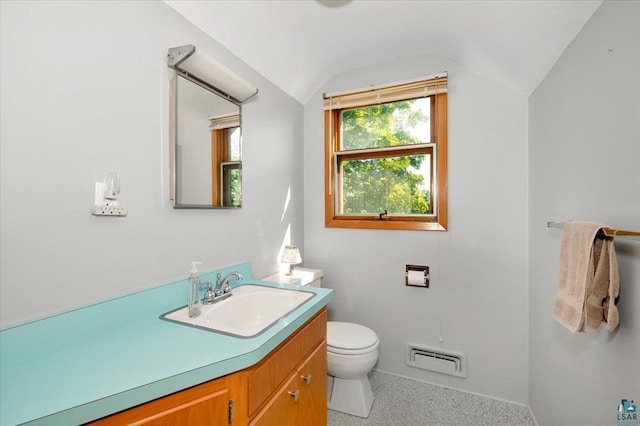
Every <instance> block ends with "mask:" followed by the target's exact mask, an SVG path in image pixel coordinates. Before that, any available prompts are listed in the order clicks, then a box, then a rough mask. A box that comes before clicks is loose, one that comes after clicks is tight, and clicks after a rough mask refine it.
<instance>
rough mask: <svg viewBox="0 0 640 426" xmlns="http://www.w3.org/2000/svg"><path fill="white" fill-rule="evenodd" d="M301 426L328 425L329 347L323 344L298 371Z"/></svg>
mask: <svg viewBox="0 0 640 426" xmlns="http://www.w3.org/2000/svg"><path fill="white" fill-rule="evenodd" d="M296 380H297V381H298V387H299V388H300V399H299V400H298V411H299V414H300V417H299V418H298V420H299V422H298V424H299V425H305V426H326V424H327V345H326V343H325V342H323V343H322V344H321V345H320V346H318V348H317V349H316V350H315V351H314V352H313V353H312V354H311V355H310V356H309V358H307V360H306V361H305V362H304V363H303V364H302V365H301V366H300V368H299V369H298V374H297V378H296Z"/></svg>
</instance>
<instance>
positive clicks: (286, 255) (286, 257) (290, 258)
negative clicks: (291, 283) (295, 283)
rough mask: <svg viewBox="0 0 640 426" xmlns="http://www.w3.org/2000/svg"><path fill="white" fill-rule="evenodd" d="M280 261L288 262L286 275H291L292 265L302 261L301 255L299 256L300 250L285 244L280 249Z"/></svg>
mask: <svg viewBox="0 0 640 426" xmlns="http://www.w3.org/2000/svg"><path fill="white" fill-rule="evenodd" d="M280 262H281V263H288V264H289V271H288V272H287V273H286V275H293V265H297V264H299V263H302V257H300V251H299V250H298V247H297V246H285V248H284V250H283V251H282V259H281V260H280Z"/></svg>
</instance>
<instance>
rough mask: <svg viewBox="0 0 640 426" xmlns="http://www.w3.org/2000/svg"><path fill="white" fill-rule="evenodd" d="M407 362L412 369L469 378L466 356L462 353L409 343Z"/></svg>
mask: <svg viewBox="0 0 640 426" xmlns="http://www.w3.org/2000/svg"><path fill="white" fill-rule="evenodd" d="M406 361H407V365H409V366H411V367H416V368H422V369H423V370H430V371H435V372H437V373H442V374H450V375H452V376H458V377H467V362H466V359H465V356H464V354H462V353H460V352H454V351H449V350H443V349H440V348H432V347H428V346H421V345H416V344H414V343H409V344H408V345H407V360H406Z"/></svg>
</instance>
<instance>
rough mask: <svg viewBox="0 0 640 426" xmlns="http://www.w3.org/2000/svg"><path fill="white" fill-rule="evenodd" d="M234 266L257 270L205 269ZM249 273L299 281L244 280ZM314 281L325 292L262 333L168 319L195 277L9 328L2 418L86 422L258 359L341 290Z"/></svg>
mask: <svg viewBox="0 0 640 426" xmlns="http://www.w3.org/2000/svg"><path fill="white" fill-rule="evenodd" d="M233 270H237V271H240V272H241V273H242V274H243V275H244V276H245V277H250V276H251V264H250V263H244V264H241V265H236V266H234V267H231V268H226V269H223V270H220V271H214V272H211V273H209V274H203V275H202V277H201V278H202V279H203V280H211V279H213V277H214V276H215V275H214V274H215V273H217V272H221V273H222V274H223V275H224V274H227V273H229V272H231V271H233ZM247 283H259V284H261V285H267V286H270V287H281V288H296V286H292V285H287V284H278V283H272V282H264V281H257V280H250V279H249V280H244V281H242V282H240V283H238V284H237V285H242V284H247ZM237 285H236V286H237ZM232 287H234V286H233V285H232ZM305 290H306V291H311V292H314V293H316V296H314V297H312V298H311V299H309V300H308V301H307V302H305V303H304V304H303V305H301V306H300V307H299V308H297V309H296V310H294V311H293V312H291V313H290V314H288V315H287V316H286V317H284V318H283V319H282V320H280V321H279V322H277V323H276V324H275V325H274V326H272V327H271V328H269V329H267V330H266V331H265V332H264V333H262V334H260V335H258V336H256V337H253V338H237V337H232V336H227V335H223V334H219V333H215V332H211V331H206V330H200V329H197V328H192V327H189V326H185V325H181V324H175V323H172V322H168V321H163V320H161V319H159V316H160V315H162V314H165V313H167V312H169V311H171V310H174V309H177V308H179V307H181V306H184V305H185V304H186V300H187V296H186V295H187V282H186V280H184V281H179V282H176V283H172V284H167V285H164V286H161V287H157V288H153V289H150V290H145V291H142V292H139V293H135V294H132V295H128V296H123V297H120V298H117V299H113V300H109V301H107V302H102V303H98V304H95V305H91V306H87V307H84V308H81V309H77V310H74V311H71V312H67V313H64V314H60V315H56V316H52V317H49V318H45V319H42V320H38V321H34V322H30V323H27V324H23V325H19V326H15V327H11V328H7V329H4V330H2V331H1V332H0V424H1V425H3V426H10V425H17V424H28V425H48V426H55V425H65V426H67V425H71V424H81V423H84V422H88V421H90V420H94V419H97V418H100V417H104V416H106V415H109V414H111V413H115V412H118V411H121V410H123V409H126V408H129V407H132V406H135V405H138V404H141V403H144V402H147V401H150V400H153V399H155V398H158V397H161V396H164V395H167V394H170V393H173V392H176V391H179V390H181V389H185V388H188V387H190V386H194V385H196V384H199V383H203V382H206V381H208V380H211V379H215V378H217V377H221V376H224V375H226V374H229V373H233V372H235V371H239V370H242V369H245V368H247V367H250V366H251V365H254V364H256V363H257V362H259V361H260V360H261V359H262V358H264V357H265V356H266V355H267V354H268V353H269V352H271V351H272V350H273V349H274V348H275V347H276V346H278V345H279V344H280V343H281V342H283V341H284V340H285V339H286V338H287V337H288V336H289V335H291V333H293V332H294V331H295V330H296V329H298V328H299V327H300V326H301V325H302V324H304V323H305V322H306V321H307V320H308V319H309V318H311V317H312V316H313V315H315V314H316V313H317V312H318V311H320V310H321V309H322V308H323V307H324V306H326V305H327V304H328V303H329V302H330V301H331V300H332V299H333V291H332V290H329V289H323V288H314V287H305Z"/></svg>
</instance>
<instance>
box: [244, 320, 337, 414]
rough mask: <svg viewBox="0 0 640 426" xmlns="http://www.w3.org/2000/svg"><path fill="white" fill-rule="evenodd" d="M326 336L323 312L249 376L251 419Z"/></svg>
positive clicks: (325, 321)
mask: <svg viewBox="0 0 640 426" xmlns="http://www.w3.org/2000/svg"><path fill="white" fill-rule="evenodd" d="M326 333H327V310H326V309H323V310H322V311H320V312H319V313H318V314H317V315H316V316H315V317H314V318H312V319H311V320H310V321H309V322H308V323H307V325H305V326H304V327H303V328H302V329H301V330H300V331H299V332H298V333H296V334H295V335H294V336H292V337H290V338H289V339H288V340H287V341H285V342H284V343H282V344H281V345H280V347H278V348H277V349H276V350H275V351H274V352H273V353H272V354H271V355H269V357H268V358H267V359H266V360H264V361H262V362H261V363H260V364H258V365H257V366H256V367H255V369H253V371H252V372H251V373H250V374H249V379H248V380H249V415H250V416H251V415H252V414H253V413H254V412H255V411H256V410H257V409H258V408H259V407H260V406H261V405H262V404H263V403H264V402H265V401H266V399H267V398H268V397H269V395H271V393H272V392H273V391H274V389H277V388H278V387H280V385H281V383H282V382H283V381H284V380H285V379H287V377H288V376H289V375H290V374H291V372H292V371H294V370H295V368H296V367H297V366H298V364H300V363H301V362H302V361H303V360H304V359H305V357H307V356H308V355H309V354H310V353H311V351H312V350H313V349H315V348H316V347H317V346H318V344H320V342H322V341H323V340H324V338H325V336H326Z"/></svg>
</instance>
